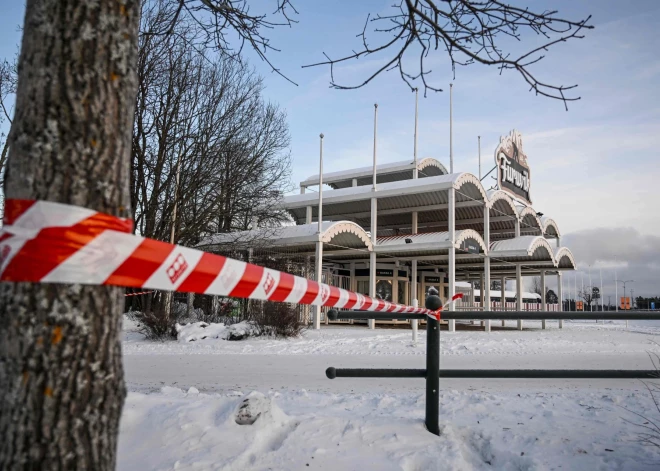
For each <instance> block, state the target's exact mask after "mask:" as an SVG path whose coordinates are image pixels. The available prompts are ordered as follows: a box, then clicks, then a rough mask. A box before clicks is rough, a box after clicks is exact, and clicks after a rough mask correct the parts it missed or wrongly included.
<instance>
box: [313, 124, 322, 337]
mask: <svg viewBox="0 0 660 471" xmlns="http://www.w3.org/2000/svg"><path fill="white" fill-rule="evenodd" d="M319 137H320V138H321V140H320V143H319V211H318V229H317V234H318V240H317V241H316V281H317V282H318V283H321V282H322V281H323V280H322V278H323V242H322V241H321V233H322V232H323V227H322V225H323V133H321V134H319ZM314 328H315V329H320V328H321V306H315V307H314Z"/></svg>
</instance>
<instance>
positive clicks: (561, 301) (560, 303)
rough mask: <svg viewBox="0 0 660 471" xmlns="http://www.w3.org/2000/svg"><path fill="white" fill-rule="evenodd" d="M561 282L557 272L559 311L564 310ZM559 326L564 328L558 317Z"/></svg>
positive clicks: (562, 321) (559, 273) (559, 274)
mask: <svg viewBox="0 0 660 471" xmlns="http://www.w3.org/2000/svg"><path fill="white" fill-rule="evenodd" d="M558 240H559V239H558ZM562 284H563V280H562V276H561V272H557V298H559V299H558V302H559V306H561V308H560V309H559V310H560V311H563V310H564V293H563V291H564V289H563V286H562ZM567 310H568V309H567ZM559 328H560V329H563V328H564V320H563V319H559Z"/></svg>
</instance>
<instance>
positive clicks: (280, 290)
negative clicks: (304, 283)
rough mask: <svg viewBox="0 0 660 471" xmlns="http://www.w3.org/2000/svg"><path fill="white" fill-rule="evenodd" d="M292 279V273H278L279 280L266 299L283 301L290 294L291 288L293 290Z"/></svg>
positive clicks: (293, 278)
mask: <svg viewBox="0 0 660 471" xmlns="http://www.w3.org/2000/svg"><path fill="white" fill-rule="evenodd" d="M294 280H295V277H294V276H293V275H290V274H288V273H280V282H279V283H278V284H277V288H275V291H273V294H271V296H270V298H268V299H269V300H270V301H284V300H285V299H286V298H287V297H288V296H289V294H291V290H293V285H294V283H295V281H294Z"/></svg>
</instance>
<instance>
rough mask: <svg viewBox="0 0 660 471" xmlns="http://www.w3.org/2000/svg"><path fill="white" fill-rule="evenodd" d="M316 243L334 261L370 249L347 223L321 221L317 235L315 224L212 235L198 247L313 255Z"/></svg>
mask: <svg viewBox="0 0 660 471" xmlns="http://www.w3.org/2000/svg"><path fill="white" fill-rule="evenodd" d="M319 240H321V242H323V243H324V246H325V247H324V251H325V252H326V253H333V257H334V258H337V257H338V256H340V255H339V252H342V253H343V255H344V256H348V255H349V252H355V251H356V250H358V251H360V252H365V251H367V252H370V251H371V250H372V249H373V245H372V243H371V239H370V237H369V234H367V233H366V232H365V231H364V229H362V228H361V227H360V226H359V225H357V224H355V223H354V222H351V221H324V222H323V223H322V224H321V233H320V234H319V233H318V224H316V223H315V224H303V225H299V226H281V227H276V228H259V229H256V230H253V231H242V232H230V233H226V234H214V235H212V236H210V237H208V238H207V239H206V240H204V241H202V242H201V243H200V244H199V245H198V247H200V248H209V247H211V248H220V249H222V248H223V247H228V246H231V247H232V248H233V249H237V248H249V247H253V248H254V247H257V248H259V247H267V248H286V251H287V252H291V253H300V252H313V251H314V250H315V248H316V242H318V241H319ZM351 249H354V250H351Z"/></svg>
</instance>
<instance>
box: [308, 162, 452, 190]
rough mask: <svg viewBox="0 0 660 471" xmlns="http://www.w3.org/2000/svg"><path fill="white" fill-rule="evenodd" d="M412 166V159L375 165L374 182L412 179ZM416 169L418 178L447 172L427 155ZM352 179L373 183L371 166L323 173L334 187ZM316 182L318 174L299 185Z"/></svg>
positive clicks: (342, 186) (314, 183)
mask: <svg viewBox="0 0 660 471" xmlns="http://www.w3.org/2000/svg"><path fill="white" fill-rule="evenodd" d="M414 168H415V164H414V162H413V161H412V160H403V161H400V162H392V163H388V164H380V165H376V182H377V183H387V182H393V181H400V180H412V176H413V169H414ZM417 171H418V176H419V178H426V177H435V176H438V175H446V174H447V173H448V172H447V169H446V168H445V166H444V165H442V164H441V163H440V162H439V161H438V160H436V159H432V158H429V157H427V158H425V159H421V160H418V161H417ZM353 179H355V180H357V185H358V186H364V185H371V184H372V183H373V166H369V167H360V168H355V169H349V170H342V171H339V172H329V173H323V183H324V184H326V185H329V186H330V187H332V188H334V189H338V188H348V187H351V186H353ZM318 184H319V175H318V174H316V175H311V176H309V177H307V178H306V179H305V180H303V181H302V182H300V186H303V187H307V186H313V185H318Z"/></svg>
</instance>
